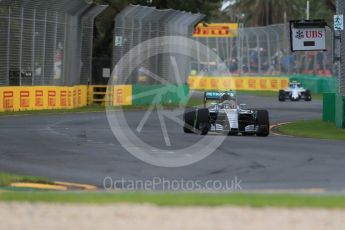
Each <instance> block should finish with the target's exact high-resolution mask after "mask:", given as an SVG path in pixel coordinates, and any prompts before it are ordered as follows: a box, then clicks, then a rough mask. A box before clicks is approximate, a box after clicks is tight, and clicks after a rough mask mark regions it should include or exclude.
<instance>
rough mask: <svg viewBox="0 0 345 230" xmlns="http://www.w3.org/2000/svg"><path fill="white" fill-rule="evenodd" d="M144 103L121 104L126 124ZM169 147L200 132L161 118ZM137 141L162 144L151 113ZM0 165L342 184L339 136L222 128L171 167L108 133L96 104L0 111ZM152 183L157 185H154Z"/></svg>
mask: <svg viewBox="0 0 345 230" xmlns="http://www.w3.org/2000/svg"><path fill="white" fill-rule="evenodd" d="M239 102H241V103H246V104H247V105H248V107H253V108H266V109H268V110H269V112H270V119H271V123H272V124H276V123H279V122H286V121H293V120H301V119H310V118H321V114H322V102H321V101H316V100H315V101H312V102H304V101H301V102H289V101H287V102H278V100H277V99H276V98H270V97H255V96H247V95H243V96H240V97H239ZM144 113H145V112H144V111H127V112H126V117H127V121H128V123H129V126H130V127H131V129H133V130H135V128H136V126H137V125H138V123H139V122H140V120H141V118H142V117H143V116H144ZM166 126H167V129H168V131H169V136H170V138H171V143H172V145H173V147H175V148H176V147H179V148H180V147H183V146H188V145H189V144H190V143H192V142H193V141H196V140H197V139H199V138H200V136H198V135H193V134H184V133H183V131H182V127H180V126H178V125H176V123H174V122H173V121H170V120H166ZM140 135H141V137H142V139H144V140H145V142H147V143H149V144H151V145H153V146H155V147H157V148H159V147H162V148H165V147H166V146H165V143H164V140H163V138H162V132H161V129H160V125H159V123H158V122H157V117H156V115H155V114H152V116H150V117H149V118H148V122H147V123H146V125H145V126H144V127H143V130H142V133H141V134H140ZM0 146H1V147H0V171H8V172H14V173H21V174H28V175H41V176H47V177H50V178H51V179H53V180H62V181H70V182H79V183H89V184H94V185H97V186H99V187H100V188H102V187H103V180H104V178H105V177H107V176H108V177H111V178H113V179H121V178H124V179H128V180H131V179H133V180H138V179H152V178H154V177H161V178H163V177H164V178H167V179H170V180H174V179H181V178H183V179H185V180H200V181H202V182H205V181H207V180H220V181H225V180H232V179H234V178H235V177H236V178H238V180H241V187H242V188H243V189H246V190H252V189H314V188H320V189H325V190H330V191H343V190H344V189H345V177H344V175H345V142H342V141H329V140H317V139H308V138H296V137H287V136H280V135H276V134H272V133H271V134H270V136H269V137H266V138H265V137H255V136H229V137H227V139H226V140H225V141H224V142H223V144H222V145H221V147H219V148H218V149H217V150H216V151H215V152H214V153H213V154H212V155H210V156H209V157H207V158H205V159H203V160H202V161H200V162H198V163H195V164H192V165H189V166H185V167H178V168H164V167H157V166H152V165H149V164H147V163H144V162H142V161H140V160H138V159H137V158H135V157H134V156H132V155H131V154H129V153H127V152H126V150H125V149H123V148H122V147H121V145H120V144H119V143H118V141H117V140H116V139H115V138H114V136H113V134H112V132H111V130H110V127H109V125H108V121H107V119H106V115H105V113H104V112H95V113H73V114H72V113H67V114H62V115H36V116H9V117H0ZM158 189H159V188H158Z"/></svg>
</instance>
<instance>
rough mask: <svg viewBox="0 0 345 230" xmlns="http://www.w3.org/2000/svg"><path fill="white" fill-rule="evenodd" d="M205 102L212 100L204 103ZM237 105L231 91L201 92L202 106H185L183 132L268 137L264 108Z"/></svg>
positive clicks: (267, 122) (267, 120) (268, 124)
mask: <svg viewBox="0 0 345 230" xmlns="http://www.w3.org/2000/svg"><path fill="white" fill-rule="evenodd" d="M209 101H213V103H210V104H209V105H208V102H209ZM245 106H246V105H245V104H240V105H238V104H237V99H236V95H235V93H234V92H231V91H230V92H205V93H204V108H190V109H186V110H185V112H184V114H183V119H184V127H183V130H184V132H185V133H199V134H201V135H206V134H207V133H208V132H216V133H222V134H227V135H237V134H242V135H256V136H263V137H265V136H268V134H269V132H270V123H269V115H268V111H267V110H256V109H245V108H244V107H245Z"/></svg>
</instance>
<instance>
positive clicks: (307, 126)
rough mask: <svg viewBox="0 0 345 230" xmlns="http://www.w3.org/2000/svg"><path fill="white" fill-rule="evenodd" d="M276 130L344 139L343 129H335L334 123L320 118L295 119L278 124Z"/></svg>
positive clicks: (285, 132) (302, 135)
mask: <svg viewBox="0 0 345 230" xmlns="http://www.w3.org/2000/svg"><path fill="white" fill-rule="evenodd" d="M278 131H279V132H281V133H283V134H287V135H293V136H299V137H312V138H320V139H331V140H345V129H337V128H336V126H335V124H334V123H330V122H324V121H321V120H307V121H297V122H292V123H288V124H284V125H281V126H278Z"/></svg>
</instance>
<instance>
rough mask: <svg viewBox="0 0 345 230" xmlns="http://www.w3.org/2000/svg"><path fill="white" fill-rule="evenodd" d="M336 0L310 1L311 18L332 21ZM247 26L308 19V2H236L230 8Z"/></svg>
mask: <svg viewBox="0 0 345 230" xmlns="http://www.w3.org/2000/svg"><path fill="white" fill-rule="evenodd" d="M334 1H335V0H323V1H320V0H310V18H311V19H312V18H318V19H319V18H323V19H326V20H327V21H329V22H330V21H331V19H332V14H333V13H334V10H335V7H334V6H335V5H334ZM230 8H232V9H231V10H232V12H233V13H234V14H237V15H242V14H244V19H243V20H242V21H241V22H243V23H244V24H245V25H246V26H266V25H270V24H277V23H284V22H287V21H289V20H292V19H305V18H306V0H279V1H273V0H236V1H235V3H234V4H233V5H232V6H231V7H230Z"/></svg>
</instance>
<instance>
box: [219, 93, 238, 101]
mask: <svg viewBox="0 0 345 230" xmlns="http://www.w3.org/2000/svg"><path fill="white" fill-rule="evenodd" d="M224 101H236V97H235V94H234V93H233V92H225V93H224V95H222V96H221V98H220V102H224Z"/></svg>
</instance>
